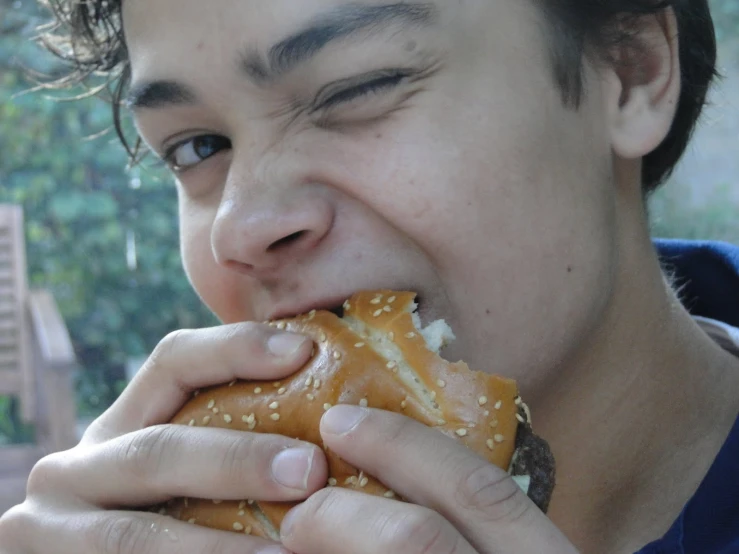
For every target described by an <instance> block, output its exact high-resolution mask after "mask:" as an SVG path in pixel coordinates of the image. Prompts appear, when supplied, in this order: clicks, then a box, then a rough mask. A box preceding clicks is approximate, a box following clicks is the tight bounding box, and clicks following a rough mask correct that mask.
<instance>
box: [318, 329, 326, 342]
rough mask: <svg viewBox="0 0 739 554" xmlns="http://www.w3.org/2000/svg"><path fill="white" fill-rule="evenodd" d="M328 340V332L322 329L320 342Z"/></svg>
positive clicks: (319, 337) (319, 336)
mask: <svg viewBox="0 0 739 554" xmlns="http://www.w3.org/2000/svg"><path fill="white" fill-rule="evenodd" d="M327 340H328V337H327V336H326V333H324V332H323V331H321V334H320V335H318V342H326V341H327Z"/></svg>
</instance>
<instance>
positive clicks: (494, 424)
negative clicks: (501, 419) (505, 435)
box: [490, 419, 498, 429]
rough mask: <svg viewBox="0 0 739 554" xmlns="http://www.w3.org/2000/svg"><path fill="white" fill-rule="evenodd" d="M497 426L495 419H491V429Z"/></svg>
mask: <svg viewBox="0 0 739 554" xmlns="http://www.w3.org/2000/svg"><path fill="white" fill-rule="evenodd" d="M497 426H498V420H497V419H494V420H493V421H491V422H490V427H492V428H493V429H495V428H496V427H497Z"/></svg>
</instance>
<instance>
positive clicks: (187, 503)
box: [182, 497, 190, 508]
mask: <svg viewBox="0 0 739 554" xmlns="http://www.w3.org/2000/svg"><path fill="white" fill-rule="evenodd" d="M182 501H183V502H184V504H185V508H187V507H189V506H190V501H189V499H188V498H187V497H185V498H183V499H182Z"/></svg>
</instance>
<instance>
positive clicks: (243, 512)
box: [238, 510, 246, 516]
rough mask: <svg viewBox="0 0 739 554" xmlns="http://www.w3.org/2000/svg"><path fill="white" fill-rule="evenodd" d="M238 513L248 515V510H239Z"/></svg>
mask: <svg viewBox="0 0 739 554" xmlns="http://www.w3.org/2000/svg"><path fill="white" fill-rule="evenodd" d="M238 515H240V516H245V515H246V510H239V514H238Z"/></svg>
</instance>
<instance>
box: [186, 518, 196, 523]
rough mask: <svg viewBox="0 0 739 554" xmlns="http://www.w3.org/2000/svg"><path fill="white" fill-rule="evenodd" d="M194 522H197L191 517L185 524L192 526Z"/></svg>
mask: <svg viewBox="0 0 739 554" xmlns="http://www.w3.org/2000/svg"><path fill="white" fill-rule="evenodd" d="M196 521H197V519H195V518H194V517H191V518H190V519H188V520H187V523H192V524H194V523H195V522H196Z"/></svg>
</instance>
